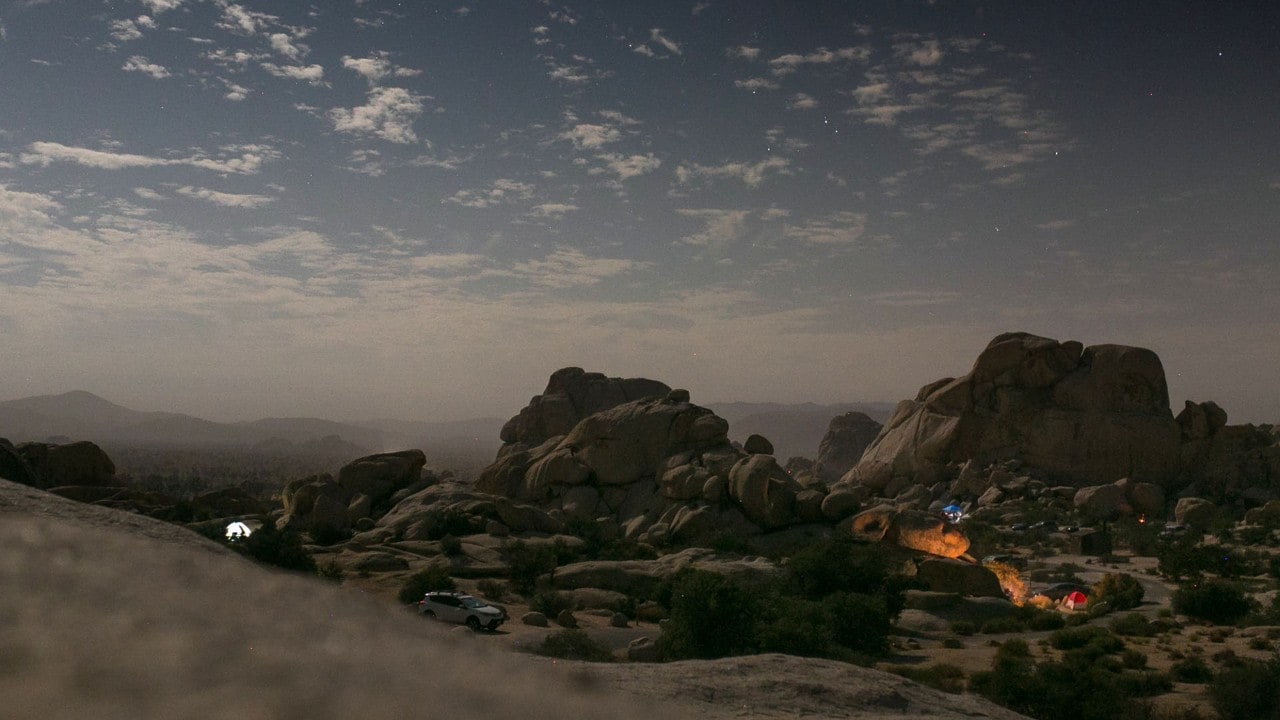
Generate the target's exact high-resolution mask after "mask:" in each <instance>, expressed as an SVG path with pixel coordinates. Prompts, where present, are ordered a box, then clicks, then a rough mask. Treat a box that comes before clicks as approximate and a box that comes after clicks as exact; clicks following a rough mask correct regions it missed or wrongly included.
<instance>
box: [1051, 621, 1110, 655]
mask: <svg viewBox="0 0 1280 720" xmlns="http://www.w3.org/2000/svg"><path fill="white" fill-rule="evenodd" d="M1049 644H1050V645H1052V646H1053V647H1054V648H1056V649H1058V650H1076V649H1080V648H1084V647H1086V646H1090V645H1092V646H1094V647H1096V648H1099V649H1102V650H1104V651H1106V652H1119V651H1120V650H1121V649H1122V648H1123V647H1124V641H1123V640H1121V639H1120V638H1118V637H1116V636H1115V635H1113V634H1111V631H1109V630H1107V629H1106V628H1100V627H1097V626H1094V625H1087V626H1083V627H1078V628H1065V629H1063V630H1057V631H1055V632H1053V633H1052V634H1051V635H1049Z"/></svg>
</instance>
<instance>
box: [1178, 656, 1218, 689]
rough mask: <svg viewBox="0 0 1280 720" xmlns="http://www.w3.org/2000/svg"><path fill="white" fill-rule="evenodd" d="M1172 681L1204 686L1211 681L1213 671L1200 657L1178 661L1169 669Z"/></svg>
mask: <svg viewBox="0 0 1280 720" xmlns="http://www.w3.org/2000/svg"><path fill="white" fill-rule="evenodd" d="M1169 674H1170V675H1172V676H1173V679H1174V680H1177V681H1178V682H1184V683H1197V684H1204V683H1207V682H1209V681H1210V680H1212V679H1213V670H1212V669H1211V668H1210V667H1209V664H1208V663H1206V662H1205V661H1204V658H1202V657H1200V656H1198V655H1197V656H1194V657H1189V658H1186V659H1183V660H1179V661H1177V662H1175V663H1174V664H1173V666H1172V667H1170V668H1169Z"/></svg>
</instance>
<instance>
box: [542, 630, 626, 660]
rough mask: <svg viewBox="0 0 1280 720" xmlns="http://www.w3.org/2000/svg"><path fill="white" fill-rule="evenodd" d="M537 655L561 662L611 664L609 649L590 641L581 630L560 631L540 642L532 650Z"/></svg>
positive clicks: (611, 658)
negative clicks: (575, 661)
mask: <svg viewBox="0 0 1280 720" xmlns="http://www.w3.org/2000/svg"><path fill="white" fill-rule="evenodd" d="M534 652H536V653H538V654H539V655H546V656H547V657H553V658H560V659H562V660H586V661H589V662H613V659H614V658H613V653H611V652H609V648H607V647H605V646H604V645H601V644H600V643H598V642H596V641H594V640H592V639H591V637H590V636H589V635H587V634H586V633H585V632H583V631H582V630H561V631H560V632H556V633H552V634H550V635H548V636H546V637H545V638H543V640H542V644H540V645H538V647H537V648H536V649H535V650H534Z"/></svg>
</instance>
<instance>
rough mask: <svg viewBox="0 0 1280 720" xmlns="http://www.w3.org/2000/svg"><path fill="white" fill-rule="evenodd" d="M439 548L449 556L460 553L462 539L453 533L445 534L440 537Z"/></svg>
mask: <svg viewBox="0 0 1280 720" xmlns="http://www.w3.org/2000/svg"><path fill="white" fill-rule="evenodd" d="M440 550H441V551H442V552H444V554H445V555H448V556H449V557H456V556H458V555H461V554H462V541H461V540H459V539H458V538H457V536H454V535H445V536H444V537H442V538H440Z"/></svg>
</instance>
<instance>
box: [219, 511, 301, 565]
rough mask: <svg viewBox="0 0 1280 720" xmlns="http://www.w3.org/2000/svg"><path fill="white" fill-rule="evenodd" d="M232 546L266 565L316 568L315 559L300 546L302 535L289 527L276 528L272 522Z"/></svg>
mask: <svg viewBox="0 0 1280 720" xmlns="http://www.w3.org/2000/svg"><path fill="white" fill-rule="evenodd" d="M232 547H234V548H236V549H238V550H240V551H241V552H243V553H244V554H246V555H248V556H249V557H251V558H253V559H254V560H257V561H258V562H260V563H264V564H266V565H274V566H276V567H279V568H284V569H285V570H300V571H302V572H315V570H316V561H315V560H313V559H312V557H311V556H310V555H308V554H307V551H306V550H304V549H303V548H302V537H301V536H300V535H298V533H296V532H294V531H293V530H290V529H285V530H277V529H276V526H275V524H274V523H270V522H268V523H266V524H264V525H263V526H262V527H260V528H258V531H257V532H255V533H253V534H252V535H250V536H249V537H247V538H245V539H244V540H243V541H242V542H238V543H235V544H234V545H232Z"/></svg>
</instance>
